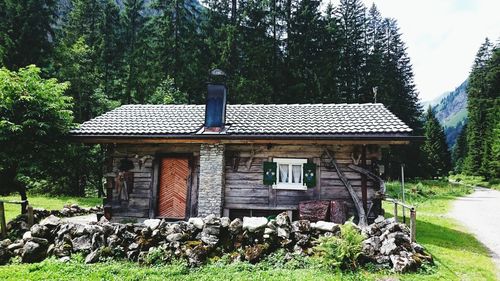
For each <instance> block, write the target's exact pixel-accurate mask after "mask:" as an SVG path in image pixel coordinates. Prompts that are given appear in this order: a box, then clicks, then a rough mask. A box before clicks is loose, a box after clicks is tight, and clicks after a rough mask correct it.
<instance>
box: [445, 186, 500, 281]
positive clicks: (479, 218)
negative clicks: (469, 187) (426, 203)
mask: <svg viewBox="0 0 500 281" xmlns="http://www.w3.org/2000/svg"><path fill="white" fill-rule="evenodd" d="M449 215H450V216H451V217H452V218H454V219H456V220H458V221H459V222H460V223H461V224H463V225H464V226H465V227H466V228H467V229H468V230H469V231H470V232H471V233H472V234H474V236H476V238H477V239H478V240H479V241H481V242H482V243H483V244H484V245H485V246H486V247H487V248H488V249H489V250H490V252H491V256H492V257H493V259H494V261H495V263H496V265H497V275H498V276H499V279H500V191H496V190H492V189H487V188H482V187H477V188H476V189H475V191H474V193H472V194H470V195H468V196H465V197H461V198H459V199H457V200H456V201H455V202H454V204H453V208H452V211H451V212H450V214H449Z"/></svg>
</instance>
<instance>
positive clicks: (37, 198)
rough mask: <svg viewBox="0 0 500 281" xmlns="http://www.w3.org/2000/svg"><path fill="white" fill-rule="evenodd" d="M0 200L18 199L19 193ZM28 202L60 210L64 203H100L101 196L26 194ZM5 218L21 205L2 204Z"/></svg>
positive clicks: (92, 204) (87, 205) (9, 217)
mask: <svg viewBox="0 0 500 281" xmlns="http://www.w3.org/2000/svg"><path fill="white" fill-rule="evenodd" d="M0 200H8V201H20V200H21V198H20V197H19V195H9V196H0ZM28 202H29V204H30V205H32V206H33V207H34V208H44V209H47V210H61V209H62V208H63V207H64V205H66V204H74V203H76V204H78V205H79V206H80V207H94V206H96V205H101V204H102V199H101V198H81V197H70V196H59V197H50V196H42V195H28ZM4 206H5V218H6V219H7V221H9V220H11V219H13V218H15V217H16V216H17V215H19V214H20V213H21V206H20V205H17V204H7V203H6V204H4Z"/></svg>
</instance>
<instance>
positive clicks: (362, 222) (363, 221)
mask: <svg viewBox="0 0 500 281" xmlns="http://www.w3.org/2000/svg"><path fill="white" fill-rule="evenodd" d="M325 152H326V154H327V155H328V157H329V158H330V161H331V163H332V164H333V166H334V167H335V170H336V171H337V174H338V175H339V178H340V179H341V181H342V183H343V184H344V186H345V187H346V189H347V191H348V192H349V195H350V196H351V198H352V201H354V206H355V207H356V211H357V212H358V217H359V222H358V224H359V225H360V226H361V227H365V226H367V225H368V221H367V218H366V213H365V210H364V208H363V205H362V203H361V202H360V200H359V198H358V196H357V195H356V192H355V191H354V188H353V187H352V185H351V183H350V182H349V179H348V178H347V177H346V176H345V175H344V172H342V170H340V168H339V166H338V165H337V161H335V158H334V156H332V154H331V153H330V150H328V148H325Z"/></svg>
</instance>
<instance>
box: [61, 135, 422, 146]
mask: <svg viewBox="0 0 500 281" xmlns="http://www.w3.org/2000/svg"><path fill="white" fill-rule="evenodd" d="M70 138H71V139H72V140H74V141H78V142H83V143H94V144H99V143H102V144H106V143H280V144H286V143H325V144H327V143H359V144H409V143H410V142H420V141H423V140H424V137H423V136H412V135H409V134H407V133H380V134H313V135H311V134H260V135H257V134H252V135H229V134H228V135H212V134H210V135H191V134H176V135H132V134H128V135H127V134H119V135H110V134H92V135H91V134H85V135H77V134H72V135H71V136H70Z"/></svg>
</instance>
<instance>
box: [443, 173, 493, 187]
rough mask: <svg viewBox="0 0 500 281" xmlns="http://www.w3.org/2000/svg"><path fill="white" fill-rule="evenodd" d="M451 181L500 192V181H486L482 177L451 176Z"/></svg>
mask: <svg viewBox="0 0 500 281" xmlns="http://www.w3.org/2000/svg"><path fill="white" fill-rule="evenodd" d="M450 180H452V181H455V182H458V183H462V184H466V185H472V186H482V187H488V188H493V189H496V190H500V179H498V178H497V179H492V180H490V181H487V180H485V179H484V178H483V177H480V176H467V175H451V176H450Z"/></svg>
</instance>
